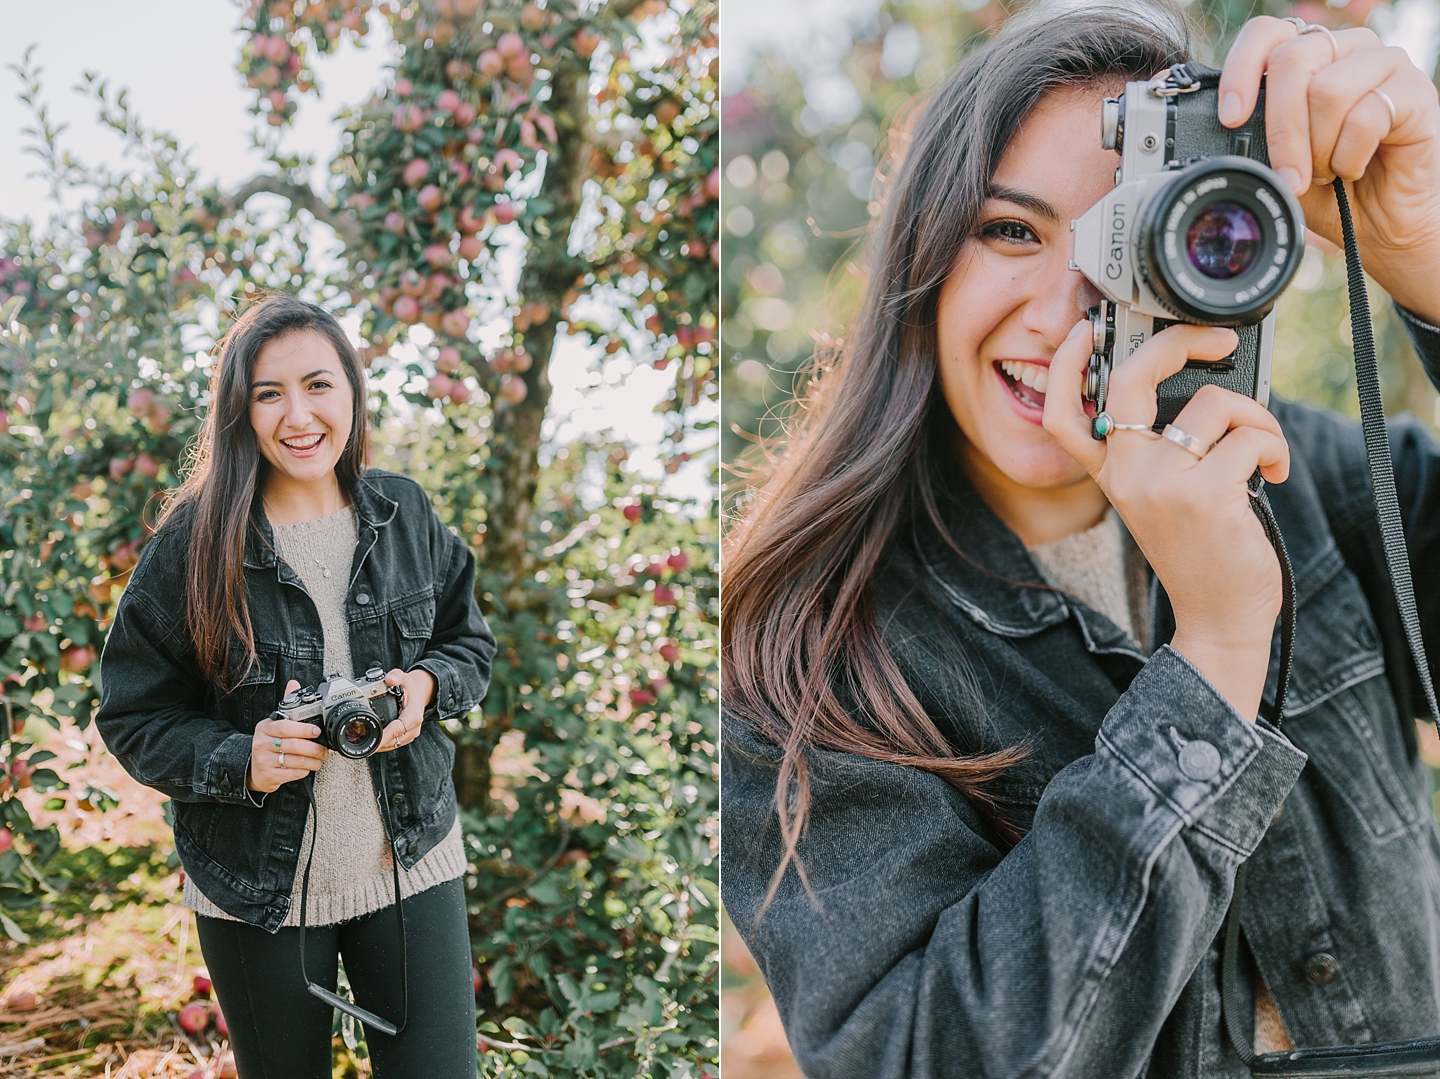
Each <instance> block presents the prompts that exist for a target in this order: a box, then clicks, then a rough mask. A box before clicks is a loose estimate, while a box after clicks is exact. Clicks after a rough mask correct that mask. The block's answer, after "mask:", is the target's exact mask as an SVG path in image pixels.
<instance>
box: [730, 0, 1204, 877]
mask: <svg viewBox="0 0 1440 1079" xmlns="http://www.w3.org/2000/svg"><path fill="white" fill-rule="evenodd" d="M1188 52H1189V42H1188V32H1187V30H1186V26H1185V21H1184V18H1183V16H1181V15H1179V14H1178V13H1177V12H1176V11H1172V10H1171V9H1168V8H1162V7H1153V8H1150V9H1148V10H1141V11H1137V10H1135V9H1133V8H1131V9H1123V8H1118V7H1104V8H1098V7H1092V8H1087V9H1083V10H1072V11H1064V10H1061V11H1059V12H1056V11H1054V10H1053V9H1052V10H1051V11H1049V12H1046V13H1040V12H1036V11H1034V10H1032V11H1031V12H1028V13H1026V15H1024V16H1021V17H1019V18H1017V19H1015V20H1012V23H1011V25H1009V26H1007V27H1006V28H1005V30H1004V31H1003V32H1002V33H1001V34H1000V35H999V36H998V37H996V38H995V39H994V40H992V41H990V42H988V43H987V44H985V45H984V46H982V47H981V48H979V49H978V50H976V51H975V52H973V53H971V54H970V55H969V57H968V58H966V59H965V61H964V62H963V63H961V64H960V66H959V68H958V69H957V70H956V71H955V72H954V74H953V75H952V76H951V78H950V79H949V81H948V82H946V83H945V85H944V86H943V87H941V88H940V89H939V90H938V91H936V92H935V93H934V96H933V97H932V98H931V99H930V100H929V102H928V104H927V105H926V106H925V109H924V111H923V112H922V113H921V115H920V117H919V119H918V121H917V122H916V123H915V126H914V128H913V130H912V131H911V132H910V135H909V142H908V147H907V149H906V151H905V156H904V161H903V164H902V165H901V166H900V168H899V171H898V173H897V174H896V176H895V177H894V178H893V179H892V180H891V181H890V183H889V185H888V187H889V190H888V191H887V192H886V208H885V213H884V216H883V219H882V222H881V224H880V226H879V228H878V229H877V231H876V233H875V234H874V237H873V240H872V247H871V253H870V258H869V268H870V283H869V287H868V291H867V293H866V297H865V301H864V303H863V306H862V308H861V310H860V313H859V315H858V318H857V319H856V320H855V321H854V323H853V324H852V325H851V327H850V329H849V332H848V334H847V338H848V340H847V342H846V344H845V346H844V348H843V350H842V351H840V352H839V353H838V354H837V355H834V356H833V357H825V358H822V359H820V360H818V361H817V369H816V377H815V381H814V382H813V383H812V389H811V391H810V393H809V395H808V398H807V399H806V400H805V401H804V402H802V403H801V405H800V407H799V409H798V411H797V414H796V416H795V420H794V423H793V425H792V427H791V430H790V431H789V432H788V434H787V436H786V438H785V441H784V446H783V452H779V453H773V454H772V455H771V456H770V459H769V461H768V463H764V464H762V466H761V467H759V468H757V470H756V472H755V473H753V474H752V475H753V476H754V477H755V478H756V480H757V486H756V487H755V488H754V489H753V490H752V491H751V493H750V495H749V498H748V503H747V505H745V507H744V508H743V510H742V513H741V515H740V518H739V519H738V520H737V521H736V522H735V523H734V524H733V525H732V527H731V528H730V530H729V533H728V535H727V537H726V544H725V563H724V565H725V568H724V587H723V590H722V604H723V611H722V617H721V641H722V654H723V657H724V659H723V664H722V670H723V672H724V675H723V677H724V681H723V687H722V694H723V698H722V699H723V700H724V704H725V708H726V709H727V710H728V711H729V712H730V713H731V714H732V715H734V716H736V717H737V718H739V719H740V720H742V721H744V722H747V723H749V724H751V725H752V726H753V727H754V728H755V729H756V730H757V731H758V733H759V734H761V735H762V736H763V737H765V738H766V739H768V740H770V741H772V742H774V743H776V744H777V745H780V746H782V747H783V748H784V757H783V759H782V761H781V764H780V768H779V775H778V777H777V783H776V792H775V808H776V812H777V814H778V816H779V821H780V830H781V836H782V839H783V842H784V846H785V854H784V858H783V859H782V861H781V863H780V866H779V868H778V869H777V870H776V872H775V876H774V879H773V880H772V882H771V887H770V895H771V896H773V895H774V893H775V889H776V888H777V887H778V886H779V883H780V881H781V879H782V878H783V877H784V874H785V870H786V868H787V866H789V865H790V864H792V863H793V864H794V865H795V867H796V869H797V871H798V873H799V875H800V879H801V881H802V883H806V881H805V871H804V867H803V866H802V865H801V864H800V863H799V861H798V860H797V859H796V856H795V850H796V844H797V843H798V841H799V839H800V836H801V833H802V831H803V828H804V825H805V819H806V812H807V808H808V805H809V782H808V771H807V768H806V761H805V755H804V753H805V750H806V749H807V748H811V747H814V748H818V749H825V750H838V751H841V752H847V753H856V754H860V755H862V756H865V757H870V758H873V759H876V760H882V761H890V762H893V763H897V764H903V765H911V766H914V767H918V768H923V769H925V770H927V771H929V772H932V773H934V774H936V775H938V776H940V777H942V778H943V779H945V780H946V781H947V782H948V783H950V784H951V785H952V786H953V787H955V788H956V789H957V790H959V791H960V792H961V793H963V794H964V795H965V796H966V797H967V798H968V799H969V800H970V801H971V802H972V803H973V804H974V805H975V806H976V807H977V809H979V811H980V812H981V813H982V814H984V815H985V816H986V818H987V819H988V820H989V821H990V822H991V824H992V825H993V826H994V828H995V829H996V831H997V832H998V833H999V834H1000V835H1001V836H1002V837H1003V838H1004V839H1006V840H1007V841H1010V842H1013V841H1014V840H1015V839H1017V838H1018V832H1017V830H1016V828H1015V827H1014V826H1013V825H1011V824H1010V823H1009V822H1008V821H1007V820H1006V819H1005V818H1004V816H1003V814H1001V813H1000V812H999V811H998V809H997V806H996V803H995V799H994V798H993V796H991V795H990V794H989V793H987V786H988V785H989V784H991V783H992V782H993V780H995V779H996V778H997V777H998V776H999V775H1000V774H1001V773H1002V772H1003V771H1004V770H1005V769H1007V768H1009V767H1010V766H1012V765H1013V764H1015V763H1017V762H1018V761H1019V760H1020V759H1021V757H1022V756H1023V755H1024V754H1023V750H1022V749H1020V748H1018V747H1013V746H1012V747H999V748H996V747H994V746H993V744H992V745H987V739H986V736H985V733H984V723H983V716H981V715H976V716H971V717H961V722H962V724H963V723H967V722H968V724H969V728H970V729H969V731H968V732H967V737H968V738H969V739H970V741H971V742H972V744H971V745H968V746H964V747H956V746H954V745H952V744H951V743H950V742H949V741H948V740H947V739H946V737H945V736H944V735H943V734H942V733H941V731H940V729H939V728H938V727H937V726H936V724H935V722H934V721H933V720H932V719H931V717H930V716H929V715H928V714H927V713H926V711H925V709H924V707H923V706H922V704H921V703H920V701H919V699H918V698H917V696H916V694H915V692H914V691H913V690H912V688H911V687H910V686H908V685H907V684H906V682H905V679H904V677H903V675H902V673H901V671H900V668H899V666H898V665H897V664H896V662H895V660H894V658H893V657H892V656H891V655H890V653H889V652H888V651H887V650H886V647H885V645H884V643H883V641H882V639H881V635H880V632H879V629H878V628H877V626H876V624H875V619H874V617H873V613H872V608H871V602H870V586H871V582H872V579H873V578H874V575H875V572H876V567H877V564H878V562H879V559H880V556H881V553H882V552H883V551H884V550H885V548H886V547H887V545H889V544H890V543H891V542H892V540H894V539H895V537H896V536H897V533H898V532H899V531H900V530H901V529H902V528H904V527H906V526H908V524H909V522H910V521H912V520H913V519H915V518H916V517H917V516H918V515H919V514H922V513H923V514H925V515H928V517H929V518H930V520H931V521H932V522H934V524H935V526H936V527H937V528H938V529H939V531H940V533H941V535H942V536H947V537H948V532H947V530H946V528H945V526H944V523H943V521H942V519H941V511H940V505H941V501H942V498H943V494H942V492H943V491H944V487H945V485H944V477H945V474H946V473H947V472H953V470H954V468H955V467H956V464H957V461H956V457H955V447H956V445H957V438H958V431H957V428H956V426H955V422H954V419H953V417H952V416H951V413H950V411H949V409H948V407H947V406H946V404H945V401H944V398H943V396H942V395H941V392H940V389H939V383H938V380H937V365H936V342H935V321H936V307H937V302H938V299H939V296H940V290H941V287H942V286H943V285H944V283H945V281H946V279H947V278H948V277H949V276H950V274H951V272H952V271H953V269H954V267H955V265H956V263H957V260H958V258H959V256H960V254H961V250H962V248H963V247H964V245H965V243H966V242H967V241H968V240H969V239H970V238H971V236H972V235H973V234H974V230H975V226H976V221H977V217H978V215H979V212H980V208H981V206H982V204H983V203H984V201H985V199H986V198H987V197H988V195H989V193H990V181H991V176H992V175H993V174H994V171H995V168H996V166H997V165H998V164H999V161H1000V158H1001V156H1002V154H1003V153H1004V152H1005V149H1006V147H1007V146H1008V144H1009V142H1010V140H1011V138H1012V137H1013V136H1014V134H1015V132H1016V130H1017V129H1018V128H1019V127H1020V125H1021V123H1022V122H1023V121H1024V120H1025V118H1026V117H1027V116H1028V115H1029V114H1030V112H1031V110H1032V109H1033V108H1034V107H1035V106H1036V105H1037V104H1038V103H1039V102H1040V100H1041V99H1042V98H1044V97H1045V96H1046V95H1047V94H1049V93H1051V92H1052V91H1054V90H1057V89H1059V88H1062V87H1071V86H1091V85H1100V86H1105V87H1107V88H1108V87H1111V86H1114V87H1116V88H1117V89H1118V87H1119V85H1120V84H1121V83H1123V82H1124V81H1125V80H1127V79H1141V78H1149V77H1150V76H1151V75H1153V74H1155V73H1157V72H1159V71H1163V70H1164V69H1165V68H1167V67H1168V66H1170V65H1171V64H1174V63H1177V62H1179V61H1181V60H1183V59H1185V58H1186V57H1187V55H1188ZM1096 137H1097V138H1098V137H1099V132H1098V131H1097V132H1096ZM1080 314H1081V312H1078V311H1077V312H1076V317H1077V318H1078V317H1079V316H1080ZM957 549H958V548H957ZM806 887H807V888H808V883H806ZM767 902H768V899H767Z"/></svg>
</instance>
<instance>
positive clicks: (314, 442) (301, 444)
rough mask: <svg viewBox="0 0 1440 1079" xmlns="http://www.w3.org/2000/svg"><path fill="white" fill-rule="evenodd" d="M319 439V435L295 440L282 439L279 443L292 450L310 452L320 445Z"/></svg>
mask: <svg viewBox="0 0 1440 1079" xmlns="http://www.w3.org/2000/svg"><path fill="white" fill-rule="evenodd" d="M321 437H322V436H321V435H306V436H304V437H303V438H297V439H288V438H282V439H281V440H280V441H281V442H283V443H285V445H287V446H289V447H290V448H291V449H292V450H312V449H314V448H315V447H316V446H318V445H319V444H320V439H321Z"/></svg>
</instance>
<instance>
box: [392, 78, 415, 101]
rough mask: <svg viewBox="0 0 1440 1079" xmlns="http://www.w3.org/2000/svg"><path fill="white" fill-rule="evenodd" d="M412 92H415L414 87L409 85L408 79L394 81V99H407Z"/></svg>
mask: <svg viewBox="0 0 1440 1079" xmlns="http://www.w3.org/2000/svg"><path fill="white" fill-rule="evenodd" d="M414 92H415V87H414V86H413V85H411V83H410V80H409V79H396V80H395V96H396V97H409V96H410V95H411V94H413V93H414Z"/></svg>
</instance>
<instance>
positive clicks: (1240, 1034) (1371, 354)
mask: <svg viewBox="0 0 1440 1079" xmlns="http://www.w3.org/2000/svg"><path fill="white" fill-rule="evenodd" d="M1333 186H1334V189H1335V202H1336V205H1337V206H1338V207H1339V211H1340V229H1341V232H1342V234H1343V236H1344V240H1345V269H1346V272H1347V276H1348V278H1349V286H1350V338H1351V342H1352V345H1353V347H1354V351H1355V385H1356V389H1357V390H1358V392H1359V396H1360V427H1361V431H1362V433H1363V434H1364V438H1365V455H1366V457H1367V458H1368V461H1369V468H1370V486H1371V492H1372V494H1373V497H1374V500H1375V513H1376V516H1377V517H1378V518H1379V522H1380V537H1381V540H1382V542H1383V544H1384V548H1385V562H1386V565H1387V566H1388V568H1389V571H1390V586H1391V588H1392V589H1393V591H1394V593H1395V601H1396V603H1397V604H1398V605H1399V608H1400V619H1401V622H1402V623H1403V624H1404V626H1405V637H1406V639H1407V640H1408V641H1409V644H1410V654H1411V656H1412V657H1413V658H1414V660H1415V669H1416V671H1417V672H1418V673H1419V676H1420V685H1421V688H1422V689H1423V691H1424V693H1425V702H1426V704H1427V706H1428V707H1429V709H1430V715H1431V717H1432V718H1433V719H1434V720H1435V724H1436V729H1437V730H1440V708H1437V707H1436V704H1435V688H1434V686H1433V684H1432V682H1431V678H1430V665H1429V663H1428V661H1427V660H1426V658H1425V643H1424V641H1423V640H1422V639H1421V636H1420V619H1419V615H1418V613H1417V611H1416V608H1415V590H1414V586H1413V584H1412V582H1411V578H1410V559H1409V555H1408V554H1407V552H1406V548H1405V534H1404V532H1403V531H1402V530H1401V518H1400V500H1399V498H1398V497H1397V496H1396V493H1395V470H1394V467H1393V465H1392V463H1391V460H1390V442H1389V438H1388V436H1387V435H1386V431H1385V411H1384V408H1383V405H1382V402H1381V398H1380V376H1379V372H1378V370H1377V368H1376V362H1375V333H1374V328H1373V326H1372V325H1371V320H1370V297H1369V294H1368V293H1367V292H1366V290H1365V273H1364V270H1363V269H1362V268H1361V266H1360V248H1359V246H1358V245H1357V244H1356V242H1355V225H1354V222H1353V221H1352V220H1351V218H1350V202H1349V199H1348V198H1347V197H1346V195H1345V185H1344V182H1343V181H1341V180H1340V179H1339V178H1337V179H1336V180H1335V183H1334V185H1333ZM1262 498H1263V493H1262V494H1261V495H1260V496H1259V497H1257V499H1256V506H1255V511H1256V513H1258V514H1260V519H1261V521H1262V522H1263V523H1265V527H1266V533H1267V535H1269V536H1270V541H1271V543H1273V544H1274V545H1275V550H1276V553H1277V554H1278V555H1279V556H1280V566H1281V572H1282V574H1283V577H1284V581H1285V595H1286V600H1285V606H1284V607H1282V611H1281V617H1282V623H1281V642H1280V683H1279V685H1278V687H1277V689H1276V692H1275V710H1274V716H1273V718H1271V722H1272V723H1273V724H1274V725H1275V726H1276V727H1277V728H1278V727H1279V726H1280V723H1281V721H1282V720H1283V719H1284V703H1285V691H1286V688H1287V682H1288V680H1289V674H1290V658H1291V653H1292V650H1293V647H1294V618H1295V609H1294V594H1295V587H1294V575H1293V573H1292V572H1291V568H1290V561H1289V559H1288V558H1287V557H1286V556H1285V553H1284V550H1285V548H1284V542H1283V541H1282V540H1281V539H1280V530H1279V528H1278V527H1277V526H1276V524H1275V518H1274V514H1273V513H1272V512H1271V511H1270V506H1269V503H1268V502H1262V501H1261V499H1262ZM1287 609H1288V620H1289V630H1288V634H1287V631H1286V623H1285V621H1283V619H1285V618H1287V614H1286V610H1287ZM1287 638H1288V639H1287ZM1267 718H1270V717H1267ZM1248 868H1249V863H1248V862H1242V863H1241V865H1240V869H1239V871H1238V872H1237V873H1236V874H1235V892H1234V895H1233V896H1232V898H1231V900H1230V910H1229V912H1228V913H1227V914H1226V916H1225V943H1224V951H1223V955H1222V959H1221V968H1220V1004H1221V1010H1222V1012H1223V1013H1224V1016H1225V1031H1226V1033H1227V1034H1228V1035H1229V1036H1230V1044H1231V1045H1232V1046H1233V1047H1234V1049H1235V1052H1236V1053H1237V1054H1239V1056H1240V1059H1241V1060H1243V1061H1244V1062H1245V1064H1246V1065H1247V1066H1248V1067H1249V1068H1250V1073H1251V1075H1256V1076H1261V1075H1283V1076H1289V1077H1291V1079H1322V1077H1327V1076H1337V1075H1343V1076H1351V1077H1356V1079H1358V1077H1363V1076H1377V1077H1378V1076H1391V1075H1433V1074H1434V1073H1435V1071H1436V1070H1437V1067H1440V1037H1434V1038H1414V1039H1410V1040H1408V1041H1400V1042H1381V1043H1378V1044H1373V1045H1356V1046H1330V1047H1325V1048H1316V1049H1291V1050H1288V1051H1284V1052H1279V1053H1264V1054H1261V1055H1256V1053H1255V1048H1254V1046H1255V1038H1254V1033H1253V1031H1254V1015H1253V1012H1252V1014H1250V1015H1243V1014H1242V1013H1243V1012H1244V1010H1245V1009H1243V1008H1242V1006H1241V1001H1242V1000H1244V999H1246V998H1245V996H1244V995H1243V994H1242V993H1241V991H1240V984H1241V980H1240V958H1239V956H1240V920H1241V906H1242V903H1243V901H1244V898H1245V877H1246V872H1247V870H1248ZM1247 1031H1249V1032H1250V1033H1249V1034H1247V1033H1246V1032H1247Z"/></svg>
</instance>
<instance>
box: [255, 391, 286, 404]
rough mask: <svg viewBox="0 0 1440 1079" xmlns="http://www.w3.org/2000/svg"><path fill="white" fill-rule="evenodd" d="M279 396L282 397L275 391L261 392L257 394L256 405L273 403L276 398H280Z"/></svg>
mask: <svg viewBox="0 0 1440 1079" xmlns="http://www.w3.org/2000/svg"><path fill="white" fill-rule="evenodd" d="M279 396H280V395H279V394H278V393H276V392H275V391H274V390H261V391H260V392H259V393H257V394H256V395H255V403H256V404H264V403H265V402H266V401H273V400H274V399H275V398H277V397H279Z"/></svg>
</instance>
